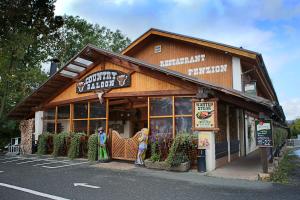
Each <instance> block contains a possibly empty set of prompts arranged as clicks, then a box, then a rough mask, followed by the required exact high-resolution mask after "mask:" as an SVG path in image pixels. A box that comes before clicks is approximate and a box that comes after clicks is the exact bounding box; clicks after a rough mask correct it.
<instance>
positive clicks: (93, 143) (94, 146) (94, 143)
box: [88, 133, 98, 161]
mask: <svg viewBox="0 0 300 200" xmlns="http://www.w3.org/2000/svg"><path fill="white" fill-rule="evenodd" d="M97 151H98V135H97V134H96V133H95V134H92V135H90V137H89V141H88V159H89V160H90V161H96V160H97Z"/></svg>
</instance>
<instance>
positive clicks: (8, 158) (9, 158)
mask: <svg viewBox="0 0 300 200" xmlns="http://www.w3.org/2000/svg"><path fill="white" fill-rule="evenodd" d="M15 158H21V157H7V158H2V159H0V161H1V160H11V159H15Z"/></svg>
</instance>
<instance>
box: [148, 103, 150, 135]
mask: <svg viewBox="0 0 300 200" xmlns="http://www.w3.org/2000/svg"><path fill="white" fill-rule="evenodd" d="M148 131H149V133H150V97H148Z"/></svg>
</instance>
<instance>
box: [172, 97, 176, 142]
mask: <svg viewBox="0 0 300 200" xmlns="http://www.w3.org/2000/svg"><path fill="white" fill-rule="evenodd" d="M172 122H173V123H172V126H173V129H172V130H173V138H175V97H174V96H172Z"/></svg>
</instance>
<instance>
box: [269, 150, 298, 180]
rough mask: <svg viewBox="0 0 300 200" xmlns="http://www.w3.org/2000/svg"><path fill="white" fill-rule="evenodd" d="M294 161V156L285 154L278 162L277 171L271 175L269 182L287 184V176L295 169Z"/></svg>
mask: <svg viewBox="0 0 300 200" xmlns="http://www.w3.org/2000/svg"><path fill="white" fill-rule="evenodd" d="M294 159H296V156H295V155H292V154H290V152H287V153H286V154H285V155H284V156H283V158H282V160H281V161H280V163H279V166H278V167H277V169H276V170H275V171H274V173H273V174H272V175H271V180H272V181H273V182H277V183H284V184H287V183H289V176H290V174H291V172H292V171H293V170H294V169H295V167H296V164H295V162H293V160H294Z"/></svg>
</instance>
